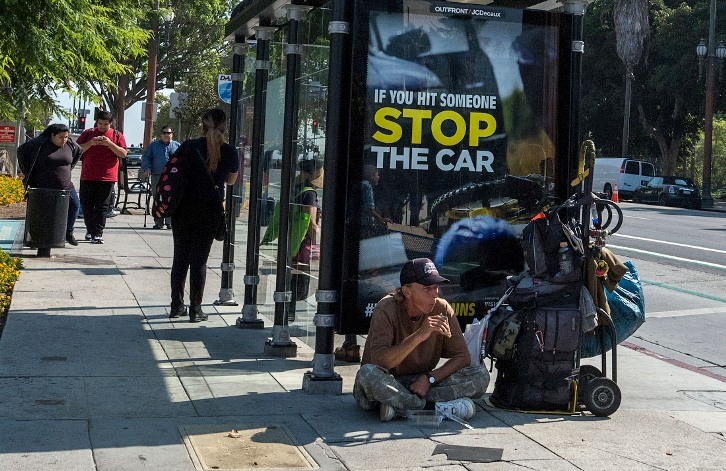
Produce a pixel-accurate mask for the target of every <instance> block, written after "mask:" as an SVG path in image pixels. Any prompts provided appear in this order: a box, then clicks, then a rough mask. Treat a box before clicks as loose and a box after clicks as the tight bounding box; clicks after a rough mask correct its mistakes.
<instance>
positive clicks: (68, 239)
mask: <svg viewBox="0 0 726 471" xmlns="http://www.w3.org/2000/svg"><path fill="white" fill-rule="evenodd" d="M66 242H68V243H69V244H71V245H72V246H74V247H75V246H76V245H78V241H77V240H76V238H75V237H73V234H67V235H66Z"/></svg>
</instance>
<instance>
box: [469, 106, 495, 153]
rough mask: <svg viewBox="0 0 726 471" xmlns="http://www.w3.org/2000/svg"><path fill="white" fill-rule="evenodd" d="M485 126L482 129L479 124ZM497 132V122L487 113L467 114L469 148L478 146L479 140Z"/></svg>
mask: <svg viewBox="0 0 726 471" xmlns="http://www.w3.org/2000/svg"><path fill="white" fill-rule="evenodd" d="M482 123H483V124H484V125H485V126H484V127H483V128H482V127H481V124H482ZM496 130H497V120H496V119H494V116H492V115H491V114H489V113H476V112H471V113H470V114H469V145H470V146H471V147H478V146H479V139H481V138H483V137H489V136H491V135H492V134H494V131H496Z"/></svg>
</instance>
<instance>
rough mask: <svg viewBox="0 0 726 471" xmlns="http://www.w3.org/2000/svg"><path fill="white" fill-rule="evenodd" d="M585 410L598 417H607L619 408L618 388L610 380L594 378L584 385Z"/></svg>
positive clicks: (620, 397)
mask: <svg viewBox="0 0 726 471" xmlns="http://www.w3.org/2000/svg"><path fill="white" fill-rule="evenodd" d="M583 396H584V401H583V402H584V403H585V406H586V407H587V410H589V411H590V412H592V413H593V414H594V415H596V416H598V417H607V416H609V415H611V414H612V413H613V412H615V411H616V410H618V407H620V400H621V399H622V396H621V394H620V388H619V387H618V385H617V384H616V383H615V381H613V380H612V379H610V378H594V379H592V380H590V381H589V382H588V383H587V384H586V385H585V390H584V393H583Z"/></svg>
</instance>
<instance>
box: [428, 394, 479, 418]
mask: <svg viewBox="0 0 726 471" xmlns="http://www.w3.org/2000/svg"><path fill="white" fill-rule="evenodd" d="M436 412H440V413H441V414H443V415H444V416H446V415H455V416H456V417H458V418H460V419H464V420H466V419H468V418H470V417H474V413H475V412H476V406H475V405H474V401H472V400H471V399H469V398H468V397H462V398H460V399H454V400H453V401H446V402H437V403H436Z"/></svg>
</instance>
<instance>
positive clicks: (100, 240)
mask: <svg viewBox="0 0 726 471" xmlns="http://www.w3.org/2000/svg"><path fill="white" fill-rule="evenodd" d="M91 243H93V244H103V237H102V236H96V237H94V238H93V239H92V240H91Z"/></svg>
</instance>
